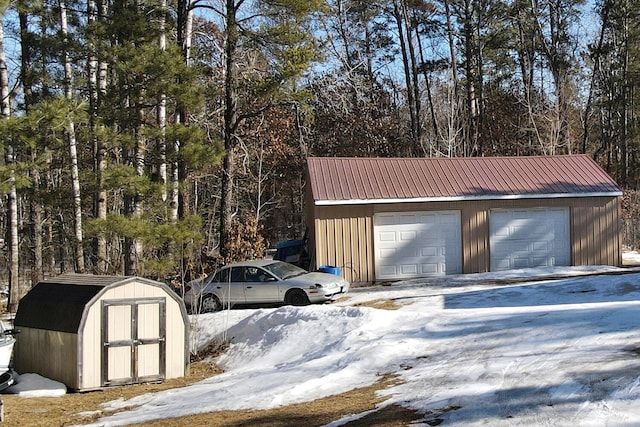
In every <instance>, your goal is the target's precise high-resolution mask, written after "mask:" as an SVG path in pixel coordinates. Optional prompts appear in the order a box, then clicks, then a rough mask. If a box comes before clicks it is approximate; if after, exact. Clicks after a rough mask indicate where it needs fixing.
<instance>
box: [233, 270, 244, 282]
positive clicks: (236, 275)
mask: <svg viewBox="0 0 640 427" xmlns="http://www.w3.org/2000/svg"><path fill="white" fill-rule="evenodd" d="M231 281H232V282H244V267H233V268H232V269H231Z"/></svg>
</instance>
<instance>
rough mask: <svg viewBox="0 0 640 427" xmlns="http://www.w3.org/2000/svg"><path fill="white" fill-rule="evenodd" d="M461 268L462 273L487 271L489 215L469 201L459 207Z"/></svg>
mask: <svg viewBox="0 0 640 427" xmlns="http://www.w3.org/2000/svg"><path fill="white" fill-rule="evenodd" d="M461 212H462V215H461V221H462V270H463V272H464V273H481V272H482V273H484V272H486V271H489V263H488V259H489V256H488V254H489V238H488V236H489V216H488V215H487V211H486V210H482V209H480V210H478V205H477V204H472V203H469V204H467V205H466V206H463V207H462V209H461Z"/></svg>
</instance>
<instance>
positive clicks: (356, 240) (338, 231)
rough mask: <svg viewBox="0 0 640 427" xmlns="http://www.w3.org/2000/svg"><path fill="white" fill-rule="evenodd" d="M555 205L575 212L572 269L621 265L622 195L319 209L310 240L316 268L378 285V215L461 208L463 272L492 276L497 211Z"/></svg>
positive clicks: (356, 281) (314, 212)
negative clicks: (493, 220)
mask: <svg viewBox="0 0 640 427" xmlns="http://www.w3.org/2000/svg"><path fill="white" fill-rule="evenodd" d="M554 207H568V208H570V223H571V242H570V245H571V260H572V264H573V265H598V264H603V265H621V260H622V258H621V257H622V255H621V247H620V242H621V238H620V226H619V218H620V198H619V197H593V198H569V199H565V198H551V199H513V200H480V201H466V202H463V201H460V202H431V203H427V202H424V203H402V204H400V203H399V204H378V205H350V206H315V207H314V209H312V212H313V213H312V216H313V227H312V228H313V231H312V233H311V234H310V235H311V236H313V237H310V242H311V243H312V246H313V247H314V248H315V252H316V261H317V262H316V264H317V265H323V264H330V265H336V266H339V267H341V268H342V271H343V276H344V277H345V278H346V279H347V280H349V281H350V282H352V283H368V282H373V281H374V280H375V271H374V265H373V261H374V256H373V235H372V233H373V214H374V213H377V212H406V211H440V210H460V212H461V222H462V224H461V227H462V246H463V247H462V254H463V260H462V262H463V271H464V272H465V273H478V272H487V271H489V266H490V253H489V215H490V214H491V210H492V209H513V208H529V209H533V208H554ZM313 242H315V245H313Z"/></svg>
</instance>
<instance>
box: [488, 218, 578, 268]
mask: <svg viewBox="0 0 640 427" xmlns="http://www.w3.org/2000/svg"><path fill="white" fill-rule="evenodd" d="M489 228H490V251H491V270H492V271H499V270H508V269H514V268H530V267H541V266H556V265H569V264H570V262H571V255H570V245H569V238H570V236H569V210H568V208H553V209H529V210H505V211H502V210H499V211H491V215H490V221H489Z"/></svg>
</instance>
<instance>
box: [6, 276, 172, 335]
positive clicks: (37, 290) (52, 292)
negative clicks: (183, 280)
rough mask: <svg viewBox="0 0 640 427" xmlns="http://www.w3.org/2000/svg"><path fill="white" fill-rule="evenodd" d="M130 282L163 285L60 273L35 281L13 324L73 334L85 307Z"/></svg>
mask: <svg viewBox="0 0 640 427" xmlns="http://www.w3.org/2000/svg"><path fill="white" fill-rule="evenodd" d="M132 281H141V282H145V283H149V284H154V285H162V286H165V285H164V284H162V283H160V282H155V281H153V280H149V279H144V278H141V277H135V276H98V275H91V274H64V275H61V276H57V277H52V278H50V279H47V280H44V281H42V282H39V283H38V284H37V285H36V286H34V287H33V288H32V289H31V290H30V291H29V292H28V293H27V295H25V296H24V297H23V298H22V300H20V304H19V305H18V312H17V313H16V318H15V320H14V325H15V326H16V327H20V326H22V327H27V328H34V329H46V330H50V331H61V332H71V333H76V332H78V330H79V328H80V323H81V321H82V318H83V315H84V310H85V307H86V305H87V304H88V303H89V302H90V301H91V300H92V299H93V298H95V297H96V296H98V294H100V293H101V292H102V291H104V290H105V289H107V288H109V287H112V286H121V285H124V284H126V283H129V282H132ZM167 288H168V287H167Z"/></svg>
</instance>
